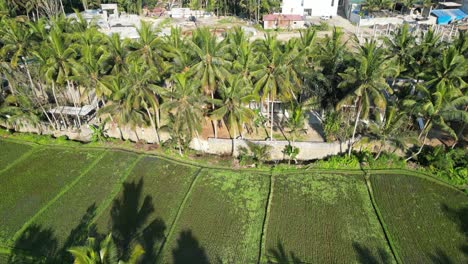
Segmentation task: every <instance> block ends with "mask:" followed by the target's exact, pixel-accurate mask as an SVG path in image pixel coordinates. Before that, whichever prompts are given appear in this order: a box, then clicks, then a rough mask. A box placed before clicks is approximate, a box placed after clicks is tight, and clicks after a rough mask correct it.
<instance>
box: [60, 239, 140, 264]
mask: <svg viewBox="0 0 468 264" xmlns="http://www.w3.org/2000/svg"><path fill="white" fill-rule="evenodd" d="M68 252H70V253H71V254H72V255H73V257H74V259H75V260H74V262H73V263H74V264H114V263H118V264H136V263H138V262H139V260H140V259H141V257H142V256H143V254H144V253H145V251H144V249H143V247H142V246H141V245H140V244H136V245H134V246H133V247H132V248H131V249H130V252H129V256H130V257H129V259H128V260H127V261H123V260H119V259H118V250H117V247H116V245H115V242H114V240H113V238H112V234H109V235H107V236H106V237H105V239H104V240H103V241H101V243H98V242H97V240H96V238H93V237H90V238H88V240H87V242H86V245H84V246H78V247H72V248H70V249H68Z"/></svg>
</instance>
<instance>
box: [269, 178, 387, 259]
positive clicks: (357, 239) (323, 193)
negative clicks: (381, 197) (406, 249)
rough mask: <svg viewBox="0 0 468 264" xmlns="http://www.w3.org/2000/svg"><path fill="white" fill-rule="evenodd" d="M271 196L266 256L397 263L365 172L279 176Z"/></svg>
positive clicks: (273, 257)
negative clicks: (373, 200)
mask: <svg viewBox="0 0 468 264" xmlns="http://www.w3.org/2000/svg"><path fill="white" fill-rule="evenodd" d="M271 195H272V198H271V204H270V211H269V217H268V219H269V220H268V226H267V231H266V243H265V250H264V252H265V253H264V254H265V256H264V260H265V259H269V260H270V261H272V262H279V263H289V262H291V263H293V262H294V261H296V262H299V263H351V262H357V261H360V262H361V263H393V262H394V259H393V257H392V254H391V251H390V249H389V247H388V246H387V243H386V240H385V237H384V233H383V230H382V228H381V226H380V224H379V222H378V219H377V217H376V215H375V214H374V212H373V209H372V205H371V202H370V200H369V196H368V192H367V188H366V186H365V183H364V179H363V177H362V176H361V175H332V174H314V173H307V174H295V175H279V176H275V177H274V189H273V193H272V194H271ZM372 261H377V262H372ZM296 262H294V263H296Z"/></svg>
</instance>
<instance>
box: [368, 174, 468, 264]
mask: <svg viewBox="0 0 468 264" xmlns="http://www.w3.org/2000/svg"><path fill="white" fill-rule="evenodd" d="M371 181H372V186H373V190H374V197H375V199H376V202H377V205H378V207H379V209H380V212H381V214H382V216H383V218H384V221H385V223H386V225H387V226H388V229H389V232H390V234H391V237H392V239H393V241H394V244H395V246H396V249H397V251H398V252H399V254H400V257H401V259H402V261H403V262H405V263H467V262H468V241H467V240H468V237H467V236H468V226H467V223H468V197H467V196H466V195H465V194H463V193H461V192H459V191H456V190H453V189H452V188H449V187H446V186H444V185H441V184H439V183H436V182H433V181H429V180H427V179H423V178H419V177H415V176H406V175H372V176H371Z"/></svg>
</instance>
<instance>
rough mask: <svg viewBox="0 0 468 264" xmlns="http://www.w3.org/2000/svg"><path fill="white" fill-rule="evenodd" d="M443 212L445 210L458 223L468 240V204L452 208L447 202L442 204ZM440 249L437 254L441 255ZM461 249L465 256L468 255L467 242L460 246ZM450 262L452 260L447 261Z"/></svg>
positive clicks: (447, 215) (446, 214)
mask: <svg viewBox="0 0 468 264" xmlns="http://www.w3.org/2000/svg"><path fill="white" fill-rule="evenodd" d="M441 209H442V212H444V214H445V216H446V217H447V218H449V219H450V220H451V221H453V222H454V223H455V224H457V226H458V229H459V230H460V232H461V233H462V234H464V235H465V240H468V206H463V207H461V208H458V209H457V208H451V207H450V206H448V205H447V204H442V205H441ZM439 251H440V250H438V252H437V255H438V256H441V254H440V253H443V252H439ZM460 251H462V252H463V254H464V255H465V256H468V245H467V244H466V243H465V244H464V245H462V246H461V247H460ZM446 263H450V262H446Z"/></svg>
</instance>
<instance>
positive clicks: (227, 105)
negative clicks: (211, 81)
mask: <svg viewBox="0 0 468 264" xmlns="http://www.w3.org/2000/svg"><path fill="white" fill-rule="evenodd" d="M218 92H219V95H220V97H221V99H219V100H216V101H215V102H216V105H218V108H217V109H216V110H214V111H213V112H212V114H211V116H212V118H214V119H215V120H223V121H224V120H225V121H226V123H227V127H228V129H229V134H230V136H231V138H232V155H233V156H235V155H236V154H237V150H236V138H237V135H238V133H239V134H240V135H241V136H242V131H243V127H244V125H246V124H249V123H251V122H252V120H253V119H254V118H255V113H254V112H253V111H252V109H250V108H249V107H248V103H249V102H250V101H253V100H254V99H255V96H253V95H252V93H251V92H252V88H251V87H250V86H246V85H245V82H244V81H243V80H242V79H240V78H235V77H230V78H229V79H227V80H226V81H225V82H224V83H223V84H222V85H221V87H220V89H219V90H218Z"/></svg>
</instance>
